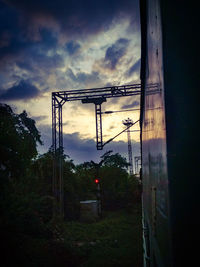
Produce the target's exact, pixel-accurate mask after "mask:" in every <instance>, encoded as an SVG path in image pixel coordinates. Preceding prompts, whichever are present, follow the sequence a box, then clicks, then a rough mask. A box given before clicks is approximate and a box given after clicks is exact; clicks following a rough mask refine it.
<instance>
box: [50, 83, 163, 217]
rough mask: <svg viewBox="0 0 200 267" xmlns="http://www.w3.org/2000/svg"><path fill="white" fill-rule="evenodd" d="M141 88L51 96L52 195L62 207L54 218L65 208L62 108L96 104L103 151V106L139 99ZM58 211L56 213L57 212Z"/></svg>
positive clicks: (154, 87) (98, 141) (98, 140)
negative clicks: (115, 100)
mask: <svg viewBox="0 0 200 267" xmlns="http://www.w3.org/2000/svg"><path fill="white" fill-rule="evenodd" d="M150 88H151V93H153V92H154V91H155V92H158V90H159V89H158V85H157V84H154V85H150ZM140 89H141V85H140V84H132V85H121V86H108V87H103V88H94V89H80V90H70V91H57V92H53V93H52V149H53V154H54V159H53V182H52V184H53V194H54V196H55V198H56V200H57V202H58V204H59V205H55V207H54V214H55V213H56V212H58V213H59V214H60V215H61V216H63V214H64V207H63V197H64V196H63V166H62V157H63V125H62V107H63V105H64V104H65V103H66V102H70V101H78V100H79V101H82V103H83V104H89V103H93V104H94V105H95V115H96V147H97V150H102V149H103V147H104V145H105V144H107V143H108V141H111V140H113V138H112V139H111V140H108V141H107V142H105V143H104V144H103V137H102V112H101V105H102V103H104V102H106V99H107V98H113V97H125V96H134V95H140ZM55 209H56V211H55Z"/></svg>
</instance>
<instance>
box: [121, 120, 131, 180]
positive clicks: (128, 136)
mask: <svg viewBox="0 0 200 267" xmlns="http://www.w3.org/2000/svg"><path fill="white" fill-rule="evenodd" d="M122 123H123V124H124V125H125V126H126V127H128V126H132V125H133V121H132V120H131V119H129V118H128V119H127V120H123V121H122ZM127 139H128V158H129V173H130V175H133V157H132V145H131V133H130V128H128V129H127Z"/></svg>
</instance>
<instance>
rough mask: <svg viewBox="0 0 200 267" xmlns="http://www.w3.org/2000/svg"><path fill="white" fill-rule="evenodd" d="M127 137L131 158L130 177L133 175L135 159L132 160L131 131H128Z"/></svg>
mask: <svg viewBox="0 0 200 267" xmlns="http://www.w3.org/2000/svg"><path fill="white" fill-rule="evenodd" d="M127 137H128V157H129V164H130V166H129V170H130V175H133V158H132V145H131V133H130V129H127Z"/></svg>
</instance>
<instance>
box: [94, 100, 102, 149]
mask: <svg viewBox="0 0 200 267" xmlns="http://www.w3.org/2000/svg"><path fill="white" fill-rule="evenodd" d="M95 114H96V146H97V150H100V149H101V148H102V144H103V138H102V119H101V104H100V105H99V104H95Z"/></svg>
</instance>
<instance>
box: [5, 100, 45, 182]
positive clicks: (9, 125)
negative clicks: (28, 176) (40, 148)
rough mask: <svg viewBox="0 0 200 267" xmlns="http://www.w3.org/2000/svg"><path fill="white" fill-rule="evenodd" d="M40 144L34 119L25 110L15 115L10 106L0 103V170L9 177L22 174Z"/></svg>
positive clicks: (35, 154)
mask: <svg viewBox="0 0 200 267" xmlns="http://www.w3.org/2000/svg"><path fill="white" fill-rule="evenodd" d="M37 143H39V144H42V141H41V138H40V134H39V132H38V130H37V128H36V126H35V121H34V120H33V119H31V118H29V117H28V116H27V113H26V111H23V112H22V113H21V114H19V115H17V114H15V113H13V111H12V109H11V108H10V106H8V105H6V104H0V171H1V174H3V175H6V176H9V177H11V178H13V177H15V178H17V177H20V176H22V175H24V173H25V171H26V168H27V167H28V166H30V163H31V160H32V159H33V158H35V157H36V156H37V148H36V147H37Z"/></svg>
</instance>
